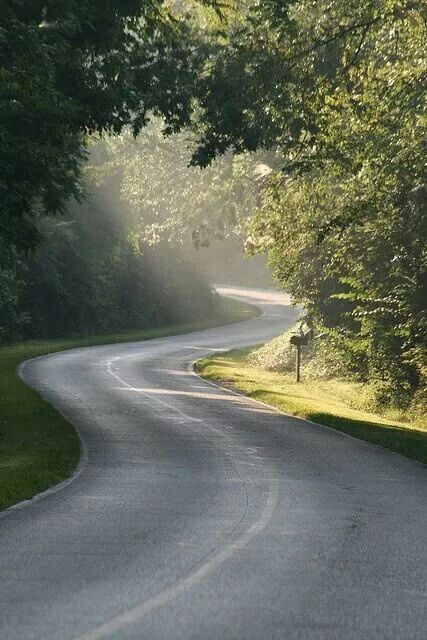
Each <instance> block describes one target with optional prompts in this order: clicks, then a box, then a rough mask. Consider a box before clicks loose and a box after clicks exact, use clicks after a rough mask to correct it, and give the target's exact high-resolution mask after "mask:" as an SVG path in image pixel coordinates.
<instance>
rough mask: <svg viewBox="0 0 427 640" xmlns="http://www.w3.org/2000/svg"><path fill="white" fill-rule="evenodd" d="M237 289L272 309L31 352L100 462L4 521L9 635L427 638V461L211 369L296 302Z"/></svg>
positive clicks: (0, 612)
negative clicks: (207, 377) (284, 410)
mask: <svg viewBox="0 0 427 640" xmlns="http://www.w3.org/2000/svg"><path fill="white" fill-rule="evenodd" d="M224 293H227V294H228V295H235V296H238V297H239V298H240V299H243V300H249V301H251V302H254V303H256V304H258V305H259V306H260V307H261V308H262V309H263V311H264V312H265V313H264V315H263V316H262V317H260V318H257V319H254V320H250V321H248V322H245V323H240V324H237V325H231V326H227V327H222V328H218V329H211V330H208V331H203V332H198V333H193V334H190V335H186V336H176V337H170V338H163V339H158V340H150V341H147V342H140V343H128V344H118V345H109V346H102V347H93V348H86V349H76V350H73V351H68V352H63V353H58V354H55V355H51V356H47V357H44V358H40V359H37V360H33V361H30V362H28V363H27V364H26V365H25V367H24V370H23V375H24V378H25V380H26V381H27V382H28V383H29V384H31V385H32V386H34V387H35V388H37V389H38V390H39V391H40V392H41V393H42V394H43V395H44V396H45V397H46V398H47V399H48V400H49V401H50V402H51V403H52V404H53V405H54V406H55V407H57V408H58V409H59V410H60V411H61V412H62V413H63V414H64V415H65V416H66V417H67V418H69V419H70V420H71V421H72V422H73V423H74V424H75V425H76V426H77V427H78V429H79V431H80V433H81V436H82V438H83V440H84V442H85V445H86V448H87V462H86V464H85V466H84V467H83V468H82V469H81V472H80V475H78V477H76V479H75V480H74V481H73V482H72V483H70V484H69V485H68V486H67V487H65V488H63V489H61V490H60V491H58V492H56V493H51V494H50V495H48V496H46V497H44V498H43V499H41V500H39V501H34V502H32V503H30V504H29V505H28V506H26V507H25V508H22V509H18V510H14V511H11V512H9V513H7V514H6V515H4V517H2V518H0V638H2V639H4V640H30V639H37V640H39V639H41V640H98V639H101V638H112V639H133V640H273V639H277V640H335V639H336V640H353V639H354V640H362V639H363V640H374V639H375V640H378V639H384V640H390V639H393V640H394V639H396V640H418V639H419V640H421V639H424V638H425V629H426V626H425V623H426V592H425V587H424V581H423V580H424V568H425V556H424V555H423V550H424V549H425V546H426V545H425V542H426V540H425V535H426V533H425V532H426V518H425V515H426V509H425V507H426V502H425V488H426V484H425V479H426V476H425V470H424V467H423V466H422V465H421V464H418V463H416V462H413V461H410V460H408V459H405V458H403V457H401V456H399V455H397V454H394V453H391V452H388V451H386V450H382V449H380V448H378V447H375V446H373V445H369V444H367V443H363V442H361V441H357V440H355V439H352V438H350V437H348V436H344V435H341V434H339V433H337V432H334V431H332V430H330V429H327V428H324V427H320V426H317V425H313V424H311V423H308V422H305V421H303V420H298V419H295V418H292V417H287V416H285V415H283V414H280V413H278V412H276V411H274V410H269V409H268V408H267V407H265V406H262V405H260V404H257V403H254V402H252V401H250V400H248V399H245V398H243V397H241V396H237V395H233V394H231V393H229V392H227V391H225V390H221V389H219V388H217V387H214V386H212V385H210V384H209V383H207V382H205V381H202V380H200V379H199V378H198V377H196V376H195V374H194V373H192V371H191V370H189V365H190V363H191V362H193V361H194V360H195V359H197V358H200V357H203V356H204V355H206V354H208V353H212V352H213V351H218V350H220V349H229V348H231V347H237V346H244V345H248V344H254V343H257V342H261V341H263V340H266V339H268V338H270V337H272V336H274V335H276V334H278V333H280V331H282V330H283V329H284V328H285V327H286V326H288V325H289V324H290V322H291V320H292V318H293V315H294V312H293V311H292V309H290V307H289V305H288V301H287V299H286V297H284V296H281V295H279V294H274V293H271V292H268V291H259V290H258V291H254V290H243V289H241V288H240V289H234V290H233V289H231V288H228V289H227V290H226V291H224Z"/></svg>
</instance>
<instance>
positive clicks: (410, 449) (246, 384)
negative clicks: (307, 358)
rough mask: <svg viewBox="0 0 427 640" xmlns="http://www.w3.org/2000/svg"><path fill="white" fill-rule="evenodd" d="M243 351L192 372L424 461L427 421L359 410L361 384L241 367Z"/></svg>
mask: <svg viewBox="0 0 427 640" xmlns="http://www.w3.org/2000/svg"><path fill="white" fill-rule="evenodd" d="M246 355H247V350H242V351H231V352H229V353H227V354H221V355H214V356H211V357H209V358H206V359H204V360H201V361H199V362H198V363H197V365H196V371H197V372H198V373H199V374H200V375H201V376H203V377H204V378H206V379H207V380H211V381H213V382H216V383H218V384H222V385H224V386H227V387H229V388H232V389H235V390H236V391H240V392H241V393H243V394H245V395H247V396H249V397H250V398H254V399H255V400H259V401H261V402H265V403H266V404H268V405H270V406H273V407H277V408H278V409H280V410H282V411H284V412H285V413H288V414H291V415H294V416H299V417H301V418H306V419H307V420H311V421H313V422H317V423H319V424H323V425H327V426H328V427H333V428H334V429H338V430H339V431H344V432H345V433H348V434H350V435H352V436H355V437H356V438H361V439H362V440H367V441H368V442H373V443H375V444H378V445H381V446H383V447H386V448H388V449H391V450H393V451H396V452H398V453H401V454H403V455H405V456H408V457H410V458H415V459H416V460H419V461H421V462H424V463H426V462H427V417H424V418H419V419H418V420H414V421H412V422H411V421H407V420H405V417H404V416H403V415H401V414H399V415H398V417H396V416H395V415H391V414H388V415H380V414H378V413H372V412H370V411H365V410H364V409H363V408H359V407H360V405H361V401H360V398H361V397H363V385H362V384H360V383H355V382H348V381H344V380H328V381H315V380H313V381H302V382H300V383H299V384H297V383H296V382H295V381H294V380H293V379H292V377H291V376H289V375H288V374H282V373H276V372H270V371H265V370H263V369H259V368H256V367H253V366H250V365H248V364H247V363H246Z"/></svg>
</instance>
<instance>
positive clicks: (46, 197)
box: [0, 0, 216, 252]
mask: <svg viewBox="0 0 427 640" xmlns="http://www.w3.org/2000/svg"><path fill="white" fill-rule="evenodd" d="M201 4H206V5H215V4H216V3H215V2H214V0H205V1H203V0H201ZM195 37H196V36H195V35H193V34H192V33H191V31H190V29H189V27H188V25H187V23H186V21H185V20H183V19H182V18H181V14H180V12H179V11H178V12H177V11H175V13H172V12H171V10H168V9H167V8H166V7H165V5H164V3H163V2H162V1H161V0H125V1H122V2H113V1H112V0H79V1H78V2H77V1H76V0H51V1H50V2H46V0H38V1H36V2H31V3H23V2H20V1H18V0H6V2H3V3H2V7H1V9H0V142H1V144H0V203H1V205H0V207H1V210H0V214H1V215H0V250H2V252H3V250H4V249H5V247H6V246H8V245H10V244H13V245H15V246H16V247H17V249H18V250H22V251H28V250H30V249H32V248H34V247H35V246H36V244H37V242H38V240H39V239H40V233H39V231H38V229H37V220H38V218H39V217H40V216H41V215H43V214H45V213H47V214H56V213H58V212H60V211H63V209H64V205H65V202H66V201H67V199H68V198H69V197H70V196H74V197H76V198H79V197H81V193H80V187H79V183H78V179H79V171H80V166H81V163H82V161H83V159H84V158H85V154H86V149H85V146H86V145H85V136H87V135H88V134H91V133H93V132H98V133H100V134H103V133H119V132H120V131H121V130H122V129H123V128H124V127H126V126H129V127H130V128H131V129H132V131H133V133H134V134H137V133H138V132H139V131H140V130H141V128H142V127H143V126H145V125H146V124H147V122H148V120H149V114H150V113H154V114H155V115H157V116H160V117H161V118H162V119H163V120H164V122H165V132H167V133H171V132H173V131H175V130H177V129H178V128H180V127H181V126H183V125H185V124H187V123H188V122H189V117H190V113H191V101H192V91H191V83H192V79H193V77H194V69H195V68H197V64H198V57H199V55H200V52H201V49H202V48H200V47H199V50H196V47H195V46H194V44H195Z"/></svg>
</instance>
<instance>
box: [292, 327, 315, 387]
mask: <svg viewBox="0 0 427 640" xmlns="http://www.w3.org/2000/svg"><path fill="white" fill-rule="evenodd" d="M312 337H313V330H312V329H310V328H309V330H308V331H305V332H301V333H296V334H294V335H293V336H291V339H290V343H291V344H293V345H294V346H295V347H296V350H297V352H296V361H295V369H296V381H297V382H301V347H302V346H304V345H306V344H307V343H308V341H309V339H310V338H312Z"/></svg>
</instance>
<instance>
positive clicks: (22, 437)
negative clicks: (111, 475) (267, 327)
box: [0, 298, 260, 510]
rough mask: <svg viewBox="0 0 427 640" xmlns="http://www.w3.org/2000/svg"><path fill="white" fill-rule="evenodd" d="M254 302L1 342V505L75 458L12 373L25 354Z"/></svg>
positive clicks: (224, 314)
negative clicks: (92, 331)
mask: <svg viewBox="0 0 427 640" xmlns="http://www.w3.org/2000/svg"><path fill="white" fill-rule="evenodd" d="M259 314H260V312H259V310H258V309H257V308H256V307H252V306H250V305H247V304H243V303H240V302H237V301H235V300H230V299H226V298H221V299H220V303H219V305H218V308H217V312H216V313H215V314H212V315H211V316H210V318H209V320H204V321H198V322H191V323H184V324H176V325H170V326H166V327H161V328H158V329H147V330H144V331H131V332H126V333H116V334H111V335H97V336H91V337H84V338H73V339H67V340H44V341H25V342H20V343H16V344H13V345H10V346H7V347H2V348H0V510H1V509H5V508H7V507H9V506H11V505H12V504H14V503H16V502H19V501H21V500H25V499H28V498H31V497H32V496H34V495H35V494H36V493H39V492H40V491H43V490H44V489H47V488H48V487H50V486H52V485H54V484H57V483H59V482H61V481H62V480H65V479H66V478H67V477H68V476H69V475H70V474H71V473H72V471H73V469H75V467H76V466H77V464H78V461H79V458H80V442H79V438H78V436H77V433H76V431H75V429H74V428H73V427H72V426H71V425H70V424H69V423H68V422H67V421H66V420H65V419H64V418H63V417H62V416H61V415H60V414H59V413H58V412H57V411H55V409H53V407H51V406H50V405H49V403H47V402H46V401H45V400H43V399H42V398H41V397H40V396H39V394H38V393H37V392H35V391H33V390H32V389H30V388H29V387H27V386H26V385H25V384H24V383H23V382H22V381H21V380H20V379H19V378H18V376H17V374H16V369H17V367H18V365H19V364H20V363H21V362H22V361H24V360H28V359H30V358H35V357H37V356H42V355H46V354H48V353H53V352H55V351H64V350H66V349H73V348H75V347H85V346H92V345H101V344H110V343H118V342H133V341H138V340H149V339H150V338H161V337H165V336H170V335H178V334H184V333H189V332H191V331H198V330H203V329H209V328H212V327H216V326H220V325H222V324H230V323H233V322H241V321H243V320H249V319H250V318H253V317H256V316H258V315H259Z"/></svg>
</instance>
